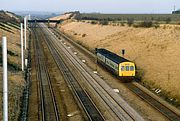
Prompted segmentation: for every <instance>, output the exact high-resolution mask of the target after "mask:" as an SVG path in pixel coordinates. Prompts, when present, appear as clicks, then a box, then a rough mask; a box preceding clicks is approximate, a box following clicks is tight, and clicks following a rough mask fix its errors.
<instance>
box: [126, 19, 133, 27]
mask: <svg viewBox="0 0 180 121" xmlns="http://www.w3.org/2000/svg"><path fill="white" fill-rule="evenodd" d="M127 24H128V26H131V25H133V24H134V19H133V18H131V19H127Z"/></svg>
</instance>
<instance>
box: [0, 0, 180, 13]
mask: <svg viewBox="0 0 180 121" xmlns="http://www.w3.org/2000/svg"><path fill="white" fill-rule="evenodd" d="M174 5H175V6H176V9H179V8H180V0H0V10H1V9H2V10H6V11H48V12H68V11H75V10H76V11H80V12H82V13H84V12H85V13H92V12H100V13H171V12H172V10H173V8H174Z"/></svg>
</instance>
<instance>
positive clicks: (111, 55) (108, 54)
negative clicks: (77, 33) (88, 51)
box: [97, 48, 130, 64]
mask: <svg viewBox="0 0 180 121" xmlns="http://www.w3.org/2000/svg"><path fill="white" fill-rule="evenodd" d="M97 52H98V53H100V54H102V55H104V56H105V57H107V58H109V59H110V60H112V61H114V62H115V63H117V64H119V63H122V62H130V61H129V60H127V59H125V58H123V57H120V56H119V55H117V54H115V53H112V52H110V51H109V50H106V49H103V48H100V49H97Z"/></svg>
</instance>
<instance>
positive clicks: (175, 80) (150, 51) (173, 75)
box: [59, 22, 180, 100]
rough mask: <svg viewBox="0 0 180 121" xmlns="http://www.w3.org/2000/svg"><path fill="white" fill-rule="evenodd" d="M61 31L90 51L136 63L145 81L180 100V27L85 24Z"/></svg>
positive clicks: (76, 23) (63, 28)
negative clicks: (104, 51)
mask: <svg viewBox="0 0 180 121" xmlns="http://www.w3.org/2000/svg"><path fill="white" fill-rule="evenodd" d="M59 28H60V29H61V30H62V31H64V32H65V33H67V34H68V35H70V36H72V37H73V38H75V39H76V40H77V41H78V43H81V44H83V45H85V46H87V47H88V48H89V49H94V48H96V47H98V48H100V47H103V48H106V49H109V50H111V51H113V52H115V53H117V54H119V55H121V54H120V53H121V49H125V50H126V54H125V57H126V58H128V59H129V60H132V61H134V62H135V63H136V65H137V67H138V68H139V69H140V72H141V75H142V81H143V82H145V83H147V84H149V85H151V86H152V87H154V88H160V89H161V90H165V91H166V93H167V94H168V95H169V96H171V97H175V98H177V99H178V100H180V90H179V87H180V86H179V85H180V81H179V79H180V75H179V74H178V73H180V69H179V68H180V63H179V61H177V60H179V59H180V48H179V45H180V34H179V32H180V26H175V25H174V26H173V25H161V27H160V28H158V29H155V28H133V27H126V26H124V27H122V26H110V25H108V26H101V25H92V24H89V23H83V22H65V24H63V25H61V26H59Z"/></svg>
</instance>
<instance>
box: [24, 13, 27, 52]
mask: <svg viewBox="0 0 180 121" xmlns="http://www.w3.org/2000/svg"><path fill="white" fill-rule="evenodd" d="M26 23H27V21H26V16H25V17H24V48H25V50H26Z"/></svg>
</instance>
